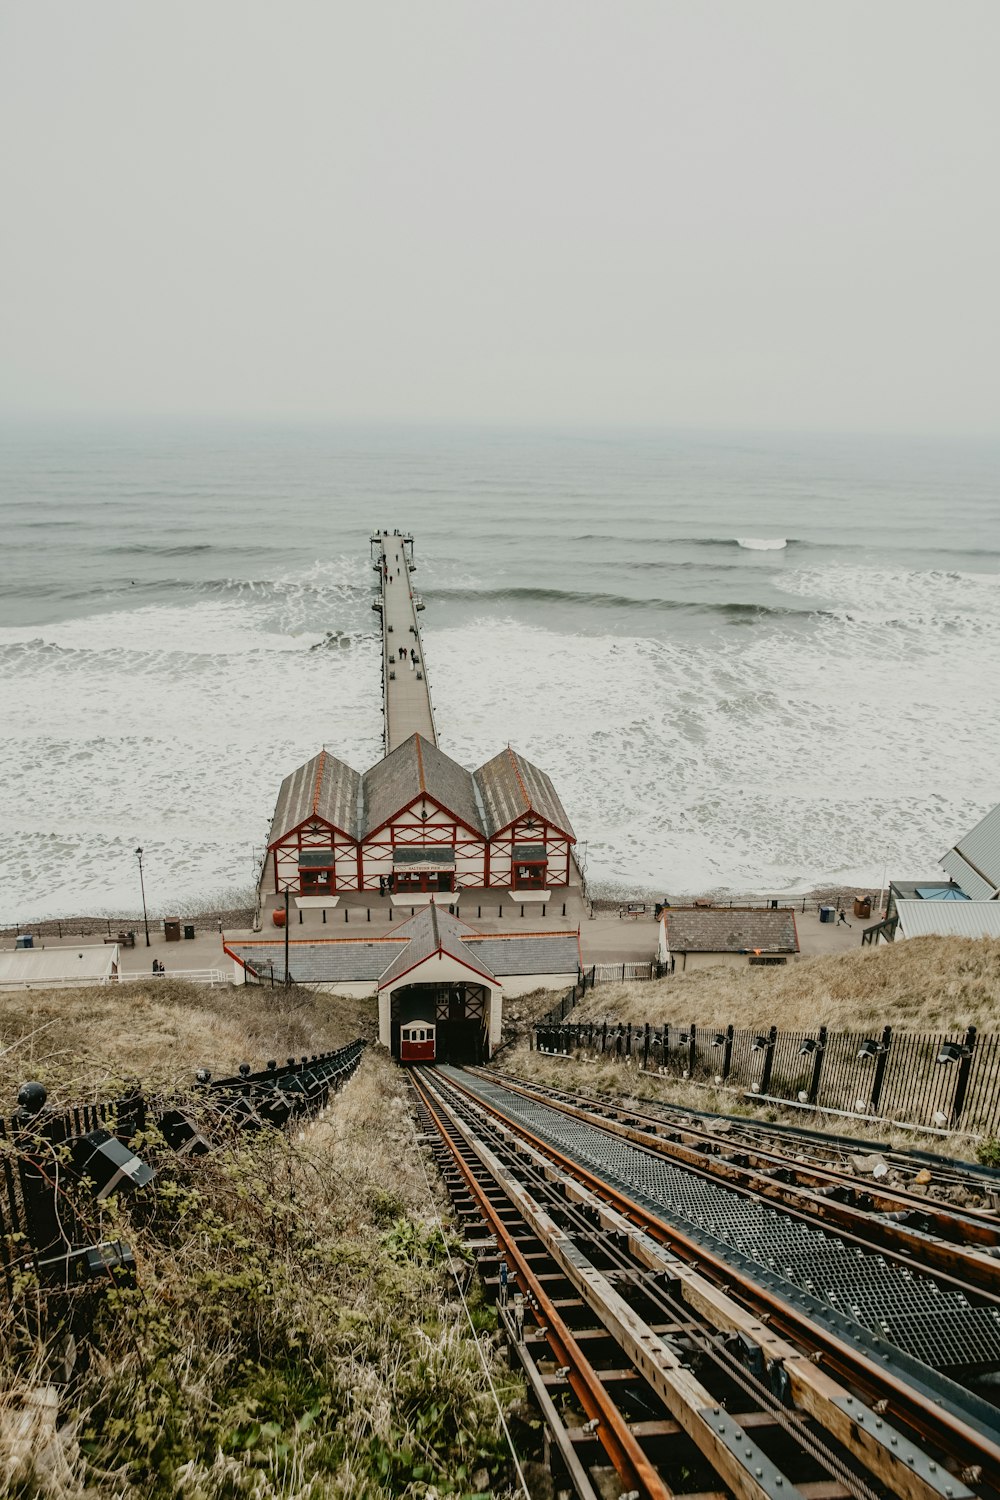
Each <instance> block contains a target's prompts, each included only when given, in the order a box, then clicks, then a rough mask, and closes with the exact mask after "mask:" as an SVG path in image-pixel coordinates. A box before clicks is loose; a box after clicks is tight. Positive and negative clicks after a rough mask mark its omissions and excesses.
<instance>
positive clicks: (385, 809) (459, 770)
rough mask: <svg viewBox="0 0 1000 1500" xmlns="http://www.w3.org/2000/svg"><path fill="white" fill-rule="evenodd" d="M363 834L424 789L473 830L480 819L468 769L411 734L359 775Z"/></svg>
mask: <svg viewBox="0 0 1000 1500" xmlns="http://www.w3.org/2000/svg"><path fill="white" fill-rule="evenodd" d="M362 789H363V795H364V835H367V834H369V833H373V832H374V831H375V829H376V828H381V827H382V825H383V824H384V823H387V822H388V821H389V819H390V818H392V817H393V816H394V815H395V814H396V813H398V812H399V810H400V808H403V807H408V806H409V804H410V803H411V802H412V801H413V800H414V798H415V797H419V796H420V794H421V793H422V792H426V793H427V795H428V796H429V797H432V798H433V799H434V801H435V802H438V803H440V804H441V806H442V807H446V808H447V809H448V811H449V812H453V813H454V814H455V815H456V817H458V818H460V819H461V821H462V822H463V823H466V824H468V826H469V827H470V828H472V829H474V830H475V831H476V832H480V831H481V830H482V820H481V818H480V816H479V808H478V807H477V805H476V793H475V787H474V784H473V780H472V773H471V771H467V770H466V769H465V767H464V766H460V765H459V763H458V761H457V760H452V758H451V756H450V755H445V753H444V751H443V750H439V749H438V747H437V746H436V745H432V744H431V742H430V740H425V739H424V737H423V735H422V734H411V735H410V738H409V739H408V740H404V741H403V743H402V744H401V745H400V746H399V747H398V748H397V749H395V750H393V751H392V752H391V753H390V754H389V755H387V756H386V757H385V759H384V760H380V761H379V763H378V765H375V766H372V768H371V770H370V771H366V772H365V774H364V776H363V777H362Z"/></svg>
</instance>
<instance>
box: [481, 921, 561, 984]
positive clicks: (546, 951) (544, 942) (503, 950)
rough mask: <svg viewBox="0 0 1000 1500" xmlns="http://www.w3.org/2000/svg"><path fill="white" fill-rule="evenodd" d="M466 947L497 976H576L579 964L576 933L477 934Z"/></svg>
mask: <svg viewBox="0 0 1000 1500" xmlns="http://www.w3.org/2000/svg"><path fill="white" fill-rule="evenodd" d="M466 947H467V948H469V949H470V951H471V952H472V953H474V954H476V956H477V957H478V958H479V960H480V962H482V961H483V960H484V959H485V960H486V961H487V962H488V963H489V964H490V966H491V967H492V968H493V969H494V970H495V972H496V973H497V974H502V975H503V976H504V978H512V977H513V976H514V975H516V974H576V973H578V972H579V970H580V967H581V965H582V962H583V960H582V958H581V956H580V934H579V933H578V932H516V933H509V934H508V933H505V932H477V933H476V935H475V937H473V938H467V939H466Z"/></svg>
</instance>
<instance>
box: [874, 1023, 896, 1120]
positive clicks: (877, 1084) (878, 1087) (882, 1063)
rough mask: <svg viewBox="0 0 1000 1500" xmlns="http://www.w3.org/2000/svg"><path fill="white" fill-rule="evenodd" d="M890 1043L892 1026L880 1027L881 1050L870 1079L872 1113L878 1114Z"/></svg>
mask: <svg viewBox="0 0 1000 1500" xmlns="http://www.w3.org/2000/svg"><path fill="white" fill-rule="evenodd" d="M891 1045H892V1027H891V1026H885V1027H883V1029H882V1040H881V1042H880V1047H881V1051H880V1052H879V1055H878V1057H877V1058H876V1059H875V1077H874V1078H873V1079H872V1098H871V1107H872V1114H878V1107H879V1102H880V1101H881V1098H882V1086H883V1084H884V1083H885V1070H886V1068H887V1066H888V1063H889V1048H890V1047H891Z"/></svg>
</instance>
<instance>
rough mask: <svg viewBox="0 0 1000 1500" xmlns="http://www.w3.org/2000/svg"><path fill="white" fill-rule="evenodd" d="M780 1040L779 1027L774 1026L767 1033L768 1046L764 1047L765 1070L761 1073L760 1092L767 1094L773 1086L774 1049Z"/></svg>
mask: <svg viewBox="0 0 1000 1500" xmlns="http://www.w3.org/2000/svg"><path fill="white" fill-rule="evenodd" d="M777 1041H778V1028H777V1026H772V1027H771V1029H770V1031H769V1032H768V1034H767V1046H766V1047H765V1048H764V1070H763V1072H762V1073H761V1075H760V1084H759V1086H758V1093H761V1094H766V1093H768V1092H769V1091H770V1088H771V1069H772V1068H773V1067H774V1049H775V1046H776V1044H777Z"/></svg>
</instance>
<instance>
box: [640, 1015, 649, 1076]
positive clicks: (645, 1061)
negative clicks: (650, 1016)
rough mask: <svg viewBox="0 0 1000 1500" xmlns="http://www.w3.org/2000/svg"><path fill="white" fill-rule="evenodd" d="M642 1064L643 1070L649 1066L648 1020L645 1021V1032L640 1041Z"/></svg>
mask: <svg viewBox="0 0 1000 1500" xmlns="http://www.w3.org/2000/svg"><path fill="white" fill-rule="evenodd" d="M642 1066H643V1070H645V1069H646V1068H648V1067H649V1022H648V1021H647V1022H646V1034H645V1036H644V1037H643V1041H642Z"/></svg>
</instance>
